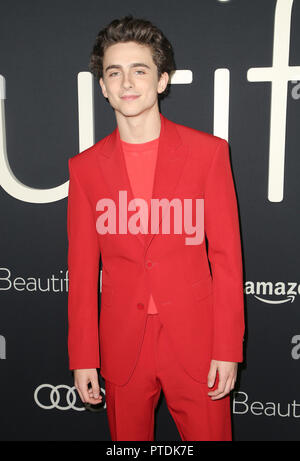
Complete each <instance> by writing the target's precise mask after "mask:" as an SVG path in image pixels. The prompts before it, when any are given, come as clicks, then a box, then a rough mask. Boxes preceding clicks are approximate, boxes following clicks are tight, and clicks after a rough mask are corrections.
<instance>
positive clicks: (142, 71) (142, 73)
mask: <svg viewBox="0 0 300 461" xmlns="http://www.w3.org/2000/svg"><path fill="white" fill-rule="evenodd" d="M137 72H142V74H145V72H144V71H143V70H137Z"/></svg>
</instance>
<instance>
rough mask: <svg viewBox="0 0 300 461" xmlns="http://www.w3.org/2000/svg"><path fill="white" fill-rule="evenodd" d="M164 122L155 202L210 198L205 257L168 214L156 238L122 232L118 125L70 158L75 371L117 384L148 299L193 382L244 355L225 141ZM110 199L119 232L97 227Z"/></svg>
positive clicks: (127, 372) (129, 361)
mask: <svg viewBox="0 0 300 461" xmlns="http://www.w3.org/2000/svg"><path fill="white" fill-rule="evenodd" d="M160 118H161V131H160V139H159V147H158V156H157V164H156V171H155V179H154V187H153V195H152V198H153V199H154V198H157V199H162V198H166V199H168V200H169V202H171V200H172V199H173V198H179V199H181V200H182V203H183V199H184V198H193V199H195V198H203V199H204V230H205V235H206V237H207V240H208V253H207V250H206V244H205V239H204V240H203V242H202V243H201V244H200V245H187V244H186V243H185V239H186V237H190V235H189V234H187V233H186V232H185V229H184V227H183V230H182V233H175V232H174V228H173V227H172V224H171V227H170V233H167V234H164V233H163V232H162V223H163V221H164V217H165V216H166V214H168V211H167V212H165V211H164V212H163V216H162V217H160V222H159V229H157V230H156V231H153V232H152V233H151V231H149V233H148V234H146V235H143V234H140V233H138V234H136V235H134V234H133V233H131V232H129V231H127V233H123V234H120V233H119V221H120V219H119V210H118V205H119V191H127V193H128V195H127V203H129V202H130V200H132V199H133V198H134V196H133V193H132V190H131V186H130V183H129V178H128V175H127V172H126V167H125V163H124V158H123V155H122V151H121V145H120V135H119V130H118V128H116V129H115V130H114V131H113V132H112V133H111V134H109V135H108V136H106V137H105V138H103V139H101V140H100V141H99V142H97V143H96V144H95V145H93V146H92V147H90V148H88V149H86V150H85V151H83V152H81V153H79V154H77V155H76V156H74V157H73V158H71V159H70V160H69V172H70V183H69V199H68V238H69V253H68V268H69V299H68V316H69V335H68V351H69V368H70V369H79V368H100V373H101V375H102V376H103V377H104V379H105V380H107V381H109V382H111V383H113V384H115V385H118V386H121V385H122V386H123V385H125V384H126V383H128V381H129V379H130V377H131V375H132V373H133V371H134V368H135V365H136V363H137V361H138V358H139V352H140V349H141V345H142V341H143V336H144V330H145V325H146V321H147V306H148V301H149V295H150V293H152V295H153V298H154V301H155V304H156V306H157V309H158V311H159V318H160V321H161V323H162V325H163V327H164V331H165V334H166V335H167V338H168V342H169V344H170V345H171V348H172V350H173V351H174V354H175V356H176V358H177V361H178V363H180V364H181V366H182V368H183V369H184V370H185V372H186V373H187V374H188V375H189V376H190V377H191V378H192V379H193V380H194V381H196V382H199V383H206V382H207V375H208V371H209V367H210V361H211V359H215V360H224V361H234V362H240V361H242V359H243V334H244V308H243V268H242V255H241V243H240V232H239V221H238V210H237V203H236V196H235V190H234V183H233V179H232V174H231V168H230V160H229V149H228V143H227V142H226V141H225V140H224V139H221V138H219V137H217V136H213V135H212V134H208V133H205V132H202V131H199V130H195V129H192V128H189V127H186V126H183V125H179V124H177V123H174V122H172V121H170V120H168V119H167V118H166V117H164V116H163V115H162V114H160ZM103 198H108V199H112V200H113V202H114V203H115V204H116V233H115V234H113V233H106V234H101V233H99V232H98V228H96V225H97V222H98V218H99V216H100V215H101V214H102V213H103V210H101V209H100V208H99V206H98V209H97V203H98V201H99V200H100V199H103ZM135 212H136V211H128V212H127V213H128V220H129V219H130V216H131V215H132V214H134V213H135ZM171 216H172V213H171ZM149 229H150V227H149ZM149 229H148V230H149ZM100 253H101V255H102V262H103V270H102V294H101V311H100V319H99V322H98V291H99V290H98V277H99V258H100ZM209 262H210V266H211V271H210V267H209ZM98 327H99V328H98ZM99 346H100V350H99Z"/></svg>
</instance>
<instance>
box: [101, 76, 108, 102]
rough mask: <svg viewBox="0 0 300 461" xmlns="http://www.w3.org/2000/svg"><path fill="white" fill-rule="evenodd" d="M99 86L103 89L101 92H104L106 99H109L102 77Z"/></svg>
mask: <svg viewBox="0 0 300 461" xmlns="http://www.w3.org/2000/svg"><path fill="white" fill-rule="evenodd" d="M99 85H100V87H101V90H102V94H103V96H104V97H105V98H107V97H108V96H107V91H106V88H105V84H104V81H103V78H102V77H101V78H100V80H99Z"/></svg>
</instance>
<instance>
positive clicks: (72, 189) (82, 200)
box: [67, 158, 100, 370]
mask: <svg viewBox="0 0 300 461" xmlns="http://www.w3.org/2000/svg"><path fill="white" fill-rule="evenodd" d="M67 234H68V271H69V291H68V354H69V369H70V370H73V369H79V368H100V353H99V335H98V281H99V259H100V248H99V240H98V236H97V231H96V225H95V219H94V216H93V212H92V207H91V203H90V202H89V200H88V198H87V196H86V194H85V192H84V190H83V188H82V186H81V184H80V182H79V180H78V177H77V176H76V171H75V169H74V159H72V158H70V159H69V193H68V208H67Z"/></svg>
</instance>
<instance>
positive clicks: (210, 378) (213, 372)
mask: <svg viewBox="0 0 300 461" xmlns="http://www.w3.org/2000/svg"><path fill="white" fill-rule="evenodd" d="M216 376H217V367H216V365H215V364H214V363H213V362H211V364H210V369H209V372H208V375H207V385H208V387H213V385H214V384H215V381H216Z"/></svg>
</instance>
